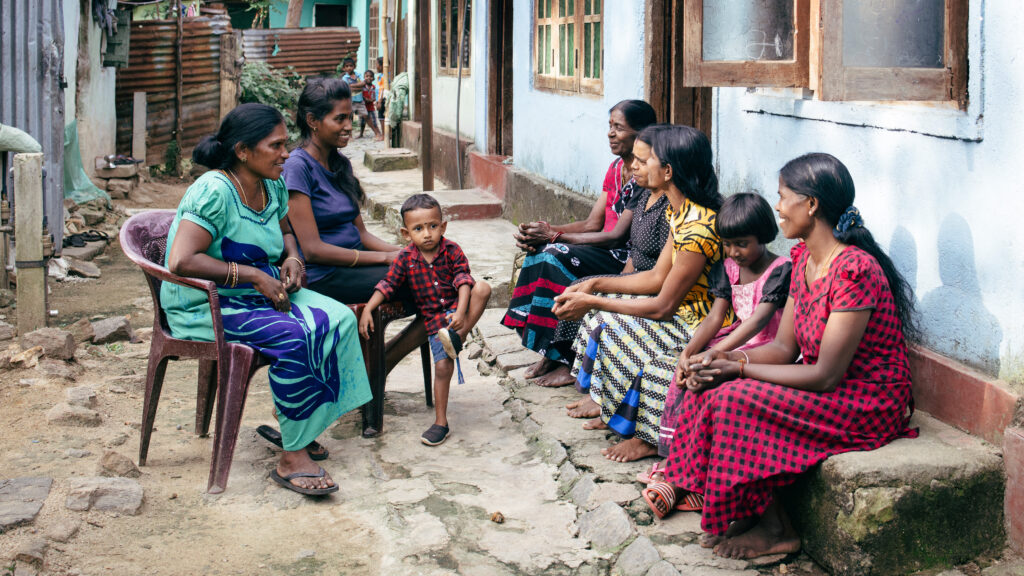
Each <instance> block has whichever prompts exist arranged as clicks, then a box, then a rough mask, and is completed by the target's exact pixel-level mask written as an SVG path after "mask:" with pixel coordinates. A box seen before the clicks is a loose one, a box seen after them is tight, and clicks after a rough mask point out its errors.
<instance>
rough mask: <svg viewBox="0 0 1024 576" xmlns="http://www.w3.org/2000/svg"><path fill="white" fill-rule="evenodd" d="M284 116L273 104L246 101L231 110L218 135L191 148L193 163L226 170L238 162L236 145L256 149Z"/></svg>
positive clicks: (210, 135)
mask: <svg viewBox="0 0 1024 576" xmlns="http://www.w3.org/2000/svg"><path fill="white" fill-rule="evenodd" d="M281 124H284V116H281V113H280V112H278V111H277V108H274V107H273V106H267V105H266V104H259V103H257V102H247V103H245V104H240V105H238V106H236V107H235V109H234V110H232V111H231V112H228V114H227V116H225V117H224V120H222V121H221V123H220V129H219V130H217V133H216V134H208V135H206V136H204V137H203V139H202V140H200V141H199V143H198V144H196V147H195V148H193V149H192V162H194V163H196V164H202V165H203V166H206V167H207V168H213V169H221V170H226V169H229V168H231V167H232V166H234V165H235V163H237V162H238V161H239V160H238V153H237V152H236V151H235V146H236V145H238V144H239V143H241V144H244V145H245V146H246V147H248V148H255V147H256V145H257V144H259V143H260V141H262V140H263V139H264V138H266V137H267V136H269V135H270V133H271V132H273V131H274V129H275V128H277V127H278V126H279V125H281Z"/></svg>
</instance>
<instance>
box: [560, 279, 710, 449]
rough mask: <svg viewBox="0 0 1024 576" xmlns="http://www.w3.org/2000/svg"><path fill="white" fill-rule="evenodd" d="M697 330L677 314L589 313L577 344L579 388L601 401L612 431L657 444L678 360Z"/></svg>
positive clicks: (575, 369)
mask: <svg viewBox="0 0 1024 576" xmlns="http://www.w3.org/2000/svg"><path fill="white" fill-rule="evenodd" d="M607 296H608V297H609V298H650V296H633V295H618V294H610V295H607ZM693 330H694V327H692V326H689V325H688V324H687V323H686V322H684V321H683V319H682V317H681V316H678V315H677V316H673V317H672V318H671V319H670V320H649V319H647V318H638V317H636V316H627V315H624V314H616V313H611V312H590V313H589V314H587V315H586V316H585V317H584V318H583V327H582V328H581V329H580V331H579V334H577V337H576V341H575V342H574V343H573V349H574V350H575V352H576V361H575V362H574V363H573V367H572V374H573V376H575V377H576V388H577V389H578V390H579V391H580V392H585V393H589V394H590V396H591V397H592V398H593V399H594V401H595V402H597V403H598V404H599V405H600V406H601V420H602V421H604V422H605V423H606V424H608V427H609V428H610V429H611V430H612V431H614V432H616V433H617V434H619V435H621V436H623V437H626V438H630V437H633V436H636V437H637V438H639V439H641V440H643V441H644V442H647V443H648V444H652V445H657V444H658V432H659V426H660V422H661V415H662V412H663V411H664V409H665V399H666V397H667V395H668V387H669V384H670V382H671V381H672V376H673V374H674V372H675V368H676V360H677V358H678V356H679V352H680V351H682V349H683V347H685V346H686V344H687V343H688V342H689V341H690V336H691V334H693Z"/></svg>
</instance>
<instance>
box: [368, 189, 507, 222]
mask: <svg viewBox="0 0 1024 576" xmlns="http://www.w3.org/2000/svg"><path fill="white" fill-rule="evenodd" d="M417 192H418V191H417ZM414 193H415V192H412V193H411V192H409V191H408V190H377V191H374V193H373V194H372V195H371V196H370V202H369V210H370V214H372V215H373V217H374V218H376V219H378V220H383V221H384V224H385V225H386V226H388V227H389V228H393V229H394V230H398V229H399V228H401V227H402V216H401V209H402V203H403V202H405V200H406V198H408V197H409V196H411V195H412V194H414ZM430 194H431V195H432V196H433V197H434V198H437V201H438V202H439V203H440V204H441V210H442V212H444V216H445V218H446V219H447V220H449V221H455V220H459V221H462V220H488V219H497V218H501V200H499V199H497V198H496V197H494V196H492V195H491V194H489V193H487V192H485V191H483V190H477V189H468V190H434V191H432V192H430Z"/></svg>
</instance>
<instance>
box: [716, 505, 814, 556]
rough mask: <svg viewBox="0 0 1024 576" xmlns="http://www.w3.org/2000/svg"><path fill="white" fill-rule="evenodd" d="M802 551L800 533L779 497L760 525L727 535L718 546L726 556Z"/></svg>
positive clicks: (766, 554) (759, 522)
mask: <svg viewBox="0 0 1024 576" xmlns="http://www.w3.org/2000/svg"><path fill="white" fill-rule="evenodd" d="M799 551H800V535H799V534H797V533H796V530H794V529H793V525H792V524H790V523H789V518H788V517H787V516H786V514H785V512H784V511H783V510H782V507H781V506H780V505H779V501H778V499H777V498H776V500H774V501H773V502H772V503H771V505H769V506H768V509H767V510H765V512H764V514H763V515H762V516H761V518H760V520H759V521H758V522H757V525H756V526H754V527H753V528H751V529H750V530H747V531H745V532H743V533H742V534H739V535H736V536H733V537H731V538H726V539H725V540H723V541H722V542H721V543H720V544H718V546H715V554H717V555H719V556H722V557H723V558H741V559H749V558H757V557H758V556H768V555H771V554H795V553H797V552H799Z"/></svg>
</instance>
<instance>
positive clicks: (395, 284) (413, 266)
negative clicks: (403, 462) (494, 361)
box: [359, 194, 491, 446]
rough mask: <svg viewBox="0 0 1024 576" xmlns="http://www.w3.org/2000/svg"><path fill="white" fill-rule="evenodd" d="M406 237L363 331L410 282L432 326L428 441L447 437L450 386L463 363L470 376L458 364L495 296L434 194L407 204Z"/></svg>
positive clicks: (376, 294) (365, 332) (372, 301)
mask: <svg viewBox="0 0 1024 576" xmlns="http://www.w3.org/2000/svg"><path fill="white" fill-rule="evenodd" d="M402 222H403V224H404V225H403V226H402V237H403V238H404V239H405V241H406V242H409V243H410V244H409V245H408V246H406V247H405V248H403V249H402V251H401V252H399V253H398V257H397V258H395V260H394V262H392V263H391V268H390V269H389V270H388V273H387V275H386V276H385V277H384V279H383V280H381V281H380V282H379V283H377V286H376V290H375V291H374V293H373V296H371V297H370V301H369V302H368V303H367V304H366V307H365V308H364V309H363V315H362V317H361V318H360V319H359V333H360V334H362V335H363V338H368V337H369V334H370V332H371V331H372V330H373V329H374V326H373V316H372V314H373V311H374V310H375V309H376V308H377V307H378V306H380V305H381V304H382V303H383V302H384V301H386V300H388V299H389V298H391V296H392V295H394V293H395V290H397V289H398V288H399V287H401V286H402V285H403V284H408V286H409V289H410V291H411V292H412V297H413V302H414V303H415V304H416V309H417V311H418V312H419V314H420V315H421V316H423V319H424V321H425V322H426V326H427V338H428V340H429V341H430V350H431V352H432V353H433V355H434V414H435V415H434V424H433V425H432V426H431V427H430V428H428V429H427V431H426V432H424V433H423V435H422V436H421V437H420V440H421V441H422V442H423V443H424V444H426V445H428V446H437V445H438V444H441V443H442V442H444V441H445V440H446V439H447V438H448V432H449V429H448V414H447V411H448V388H449V385H450V384H451V378H452V372H453V370H454V369H455V368H456V367H458V373H459V384H462V383H463V382H464V381H465V380H464V379H463V377H462V368H461V366H459V364H458V355H459V352H460V351H461V350H462V342H463V340H465V338H466V336H467V335H468V334H469V331H470V330H472V328H473V326H475V325H476V323H477V321H478V320H480V316H481V315H482V314H483V312H484V308H485V307H486V306H487V301H488V300H489V299H490V297H491V286H490V285H489V284H487V283H486V282H475V281H474V280H473V277H472V276H470V274H469V262H468V261H467V260H466V255H465V254H464V253H463V252H462V248H459V245H458V244H456V243H454V242H452V241H450V240H448V239H446V238H445V237H444V232H445V230H446V229H447V227H448V223H447V222H445V221H444V217H443V216H442V215H441V205H440V204H438V202H437V200H436V199H434V197H433V196H431V195H429V194H415V195H413V196H411V197H410V198H409V199H408V200H406V201H405V203H403V204H402Z"/></svg>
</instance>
